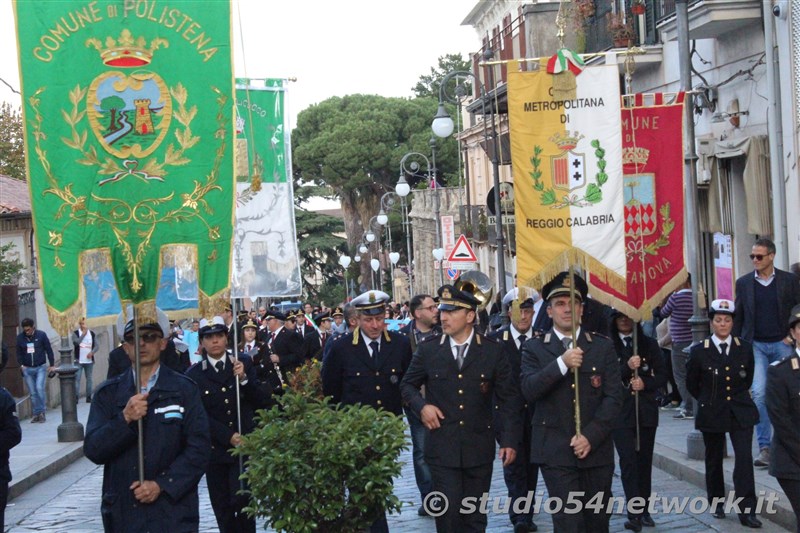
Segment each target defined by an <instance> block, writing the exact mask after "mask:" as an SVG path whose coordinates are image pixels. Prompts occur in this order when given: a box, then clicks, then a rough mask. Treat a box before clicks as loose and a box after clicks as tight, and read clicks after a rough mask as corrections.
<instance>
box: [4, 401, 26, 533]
mask: <svg viewBox="0 0 800 533" xmlns="http://www.w3.org/2000/svg"><path fill="white" fill-rule="evenodd" d="M21 440H22V429H21V428H20V427H19V417H18V416H17V403H16V402H15V401H14V398H13V397H12V396H11V394H10V393H9V392H8V391H7V390H6V389H5V388H3V387H0V527H3V526H5V523H6V522H5V513H6V503H8V484H9V482H10V481H11V469H10V468H9V467H8V458H9V452H10V451H11V448H13V447H14V446H16V445H17V444H19V443H20V441H21Z"/></svg>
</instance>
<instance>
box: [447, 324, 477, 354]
mask: <svg viewBox="0 0 800 533" xmlns="http://www.w3.org/2000/svg"><path fill="white" fill-rule="evenodd" d="M473 337H475V330H474V329H473V330H472V333H470V334H469V337H468V338H467V340H466V341H464V342H462V343H461V344H466V345H467V349H466V350H464V358H465V359H466V357H467V352H468V351H469V345H471V344H472V339H473ZM449 339H450V351H451V352H453V359H455V360H456V361H458V350H456V346H461V344H459V343H457V342H456V341H454V340H453V337H449Z"/></svg>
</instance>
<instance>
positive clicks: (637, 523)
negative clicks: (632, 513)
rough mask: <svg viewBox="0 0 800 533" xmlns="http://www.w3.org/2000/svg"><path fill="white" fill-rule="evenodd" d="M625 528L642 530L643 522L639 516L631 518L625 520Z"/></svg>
mask: <svg viewBox="0 0 800 533" xmlns="http://www.w3.org/2000/svg"><path fill="white" fill-rule="evenodd" d="M624 525H625V529H630V530H631V531H641V530H642V522H641V520H639V519H638V518H629V519H628V520H626V521H625V524H624Z"/></svg>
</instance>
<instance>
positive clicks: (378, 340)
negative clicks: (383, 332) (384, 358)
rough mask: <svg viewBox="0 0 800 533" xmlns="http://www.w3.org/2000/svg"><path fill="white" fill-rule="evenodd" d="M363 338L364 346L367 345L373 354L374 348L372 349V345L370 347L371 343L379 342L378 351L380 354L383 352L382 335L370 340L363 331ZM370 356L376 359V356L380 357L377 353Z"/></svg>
mask: <svg viewBox="0 0 800 533" xmlns="http://www.w3.org/2000/svg"><path fill="white" fill-rule="evenodd" d="M361 338H362V339H364V344H366V345H367V349H368V350H369V351H370V352H372V348H371V347H370V345H369V343H371V342H377V343H378V351H379V352H380V351H381V336H380V335H378V338H377V339H370V338H369V337H367V334H366V333H364V331H363V330H362V331H361ZM370 355H372V356H373V357H375V356H376V355H378V354H376V353H370Z"/></svg>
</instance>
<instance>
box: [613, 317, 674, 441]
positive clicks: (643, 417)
mask: <svg viewBox="0 0 800 533" xmlns="http://www.w3.org/2000/svg"><path fill="white" fill-rule="evenodd" d="M611 334H612V337H611V340H612V341H613V342H614V350H615V351H616V353H617V356H618V357H619V373H620V378H621V379H622V409H621V410H620V412H619V416H618V417H617V420H616V421H615V422H614V429H622V428H635V427H636V394H635V392H634V390H633V389H632V388H631V386H630V383H631V379H633V376H634V371H633V370H631V367H629V366H628V359H630V358H631V357H632V356H633V348H632V347H631V348H627V347H626V346H625V343H624V342H623V341H622V339H620V338H619V335H618V334H617V332H616V327H615V325H614V323H613V322H612V324H611ZM637 342H638V346H637V348H638V349H639V354H638V355H639V357H641V366H640V367H639V377H640V378H641V379H642V381H643V382H644V390H641V391H639V427H644V428H654V427H658V413H659V404H658V401H657V400H656V392H657V390H658V389H659V388H660V387H663V386H664V385H665V384H666V382H667V370H666V367H665V365H664V358H663V356H662V355H661V348H659V346H658V342H656V340H655V339H653V338H652V337H647V336H645V335H644V334H643V333H642V331H641V326H639V335H638V336H637Z"/></svg>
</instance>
